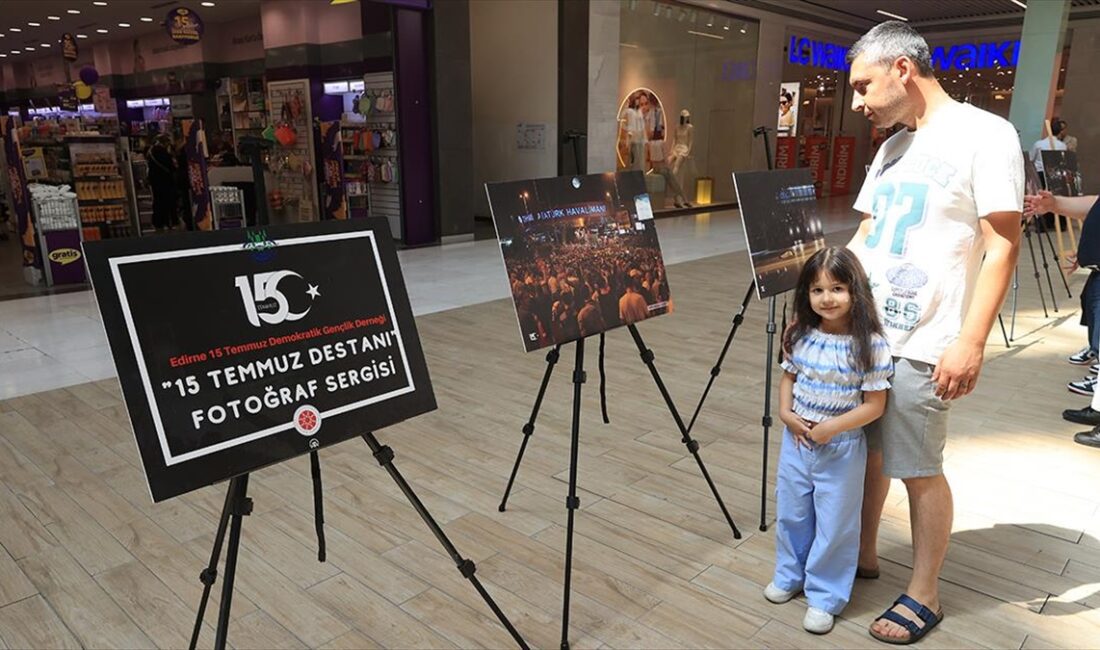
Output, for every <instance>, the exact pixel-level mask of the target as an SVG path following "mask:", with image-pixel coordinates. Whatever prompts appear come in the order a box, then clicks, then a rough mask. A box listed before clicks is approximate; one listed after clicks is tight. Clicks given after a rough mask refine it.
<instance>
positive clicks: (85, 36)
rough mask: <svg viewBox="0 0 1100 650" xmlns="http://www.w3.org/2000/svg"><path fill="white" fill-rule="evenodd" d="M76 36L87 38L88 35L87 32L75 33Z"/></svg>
mask: <svg viewBox="0 0 1100 650" xmlns="http://www.w3.org/2000/svg"><path fill="white" fill-rule="evenodd" d="M76 37H77V38H88V35H87V34H77V35H76Z"/></svg>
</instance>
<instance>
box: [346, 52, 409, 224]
mask: <svg viewBox="0 0 1100 650" xmlns="http://www.w3.org/2000/svg"><path fill="white" fill-rule="evenodd" d="M364 101H366V102H369V107H368V108H367V109H366V110H363V111H361V112H362V113H363V114H364V115H365V117H366V119H365V120H364V122H363V124H364V126H365V128H366V129H367V130H368V131H370V132H372V133H378V134H379V137H380V139H381V145H382V146H380V147H375V148H373V150H372V151H370V152H367V154H366V155H365V156H364V159H362V160H360V162H361V163H363V166H362V167H363V175H364V176H365V178H366V186H367V209H368V211H369V213H370V216H372V217H385V218H386V219H387V220H388V221H389V222H390V231H391V232H392V234H393V238H394V239H397V240H400V239H402V229H401V179H400V173H399V170H400V156H399V155H398V137H397V133H398V129H397V127H398V125H397V94H396V92H395V91H394V83H393V73H392V72H374V73H370V74H366V75H363V97H362V98H361V99H360V102H361V105H362V102H364ZM372 137H373V136H372ZM372 144H373V142H372ZM349 201H350V196H349Z"/></svg>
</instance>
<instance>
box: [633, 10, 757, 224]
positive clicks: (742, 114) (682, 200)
mask: <svg viewBox="0 0 1100 650" xmlns="http://www.w3.org/2000/svg"><path fill="white" fill-rule="evenodd" d="M620 19H621V22H620V38H619V40H620V43H619V93H618V100H619V105H618V114H617V116H616V119H617V120H618V124H619V127H618V136H617V138H616V144H615V149H616V151H615V156H616V160H617V166H618V168H619V169H637V170H640V171H643V172H644V173H645V178H646V187H647V189H648V191H649V193H650V195H651V197H652V198H653V202H654V207H655V208H656V209H658V210H660V209H668V208H676V207H684V206H690V205H695V204H704V205H705V204H708V203H724V202H729V201H732V200H733V199H734V197H733V184H732V183H730V182H728V181H729V174H730V172H731V171H732V170H734V169H748V168H750V167H751V159H750V151H751V147H752V139H753V135H752V130H753V124H752V116H753V102H754V96H755V78H756V52H757V40H758V34H759V26H758V24H757V23H755V22H753V21H749V20H745V19H741V18H738V17H735V16H730V15H728V14H720V13H716V12H711V11H707V10H705V9H702V8H698V7H693V6H685V5H679V4H674V3H667V2H656V1H642V2H623V3H622V5H621V14H620Z"/></svg>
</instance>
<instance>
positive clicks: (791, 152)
mask: <svg viewBox="0 0 1100 650" xmlns="http://www.w3.org/2000/svg"><path fill="white" fill-rule="evenodd" d="M795 167H798V138H795V137H788V136H779V137H778V138H776V139H775V168H776V169H794V168H795Z"/></svg>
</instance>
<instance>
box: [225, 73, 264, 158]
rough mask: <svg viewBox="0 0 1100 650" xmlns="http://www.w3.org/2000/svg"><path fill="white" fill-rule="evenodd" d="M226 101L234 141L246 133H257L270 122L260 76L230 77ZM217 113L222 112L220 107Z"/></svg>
mask: <svg viewBox="0 0 1100 650" xmlns="http://www.w3.org/2000/svg"><path fill="white" fill-rule="evenodd" d="M228 101H229V114H230V127H231V128H232V130H233V140H234V142H240V140H241V138H242V137H244V136H246V135H259V133H260V132H261V131H263V130H264V129H266V128H267V125H268V124H269V123H270V122H269V121H268V114H267V104H266V100H265V94H264V80H263V78H262V77H241V78H233V79H230V80H229V96H228ZM218 114H219V115H221V114H222V111H221V108H220V107H219V108H218ZM219 119H220V118H219Z"/></svg>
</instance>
